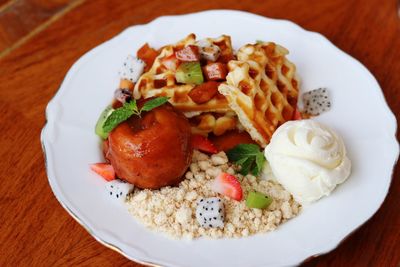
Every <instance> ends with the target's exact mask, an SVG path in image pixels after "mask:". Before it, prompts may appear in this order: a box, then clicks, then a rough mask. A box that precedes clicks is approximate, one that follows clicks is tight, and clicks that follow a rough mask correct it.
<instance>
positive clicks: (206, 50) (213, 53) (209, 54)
mask: <svg viewBox="0 0 400 267" xmlns="http://www.w3.org/2000/svg"><path fill="white" fill-rule="evenodd" d="M196 45H197V46H198V47H199V52H200V57H201V58H202V59H205V60H209V61H212V62H215V61H217V59H218V57H219V55H220V53H221V49H220V48H219V47H218V46H217V45H215V44H213V43H211V42H210V41H208V40H205V39H204V40H199V41H197V43H196Z"/></svg>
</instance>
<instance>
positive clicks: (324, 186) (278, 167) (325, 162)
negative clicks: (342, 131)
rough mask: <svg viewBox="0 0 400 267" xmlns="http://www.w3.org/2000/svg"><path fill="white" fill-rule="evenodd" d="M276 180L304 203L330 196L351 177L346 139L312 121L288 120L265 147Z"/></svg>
mask: <svg viewBox="0 0 400 267" xmlns="http://www.w3.org/2000/svg"><path fill="white" fill-rule="evenodd" d="M265 157H266V158H267V160H268V162H269V164H270V167H271V170H272V173H273V174H274V177H275V178H276V179H277V180H278V182H279V183H281V184H282V185H283V187H284V188H285V189H286V190H288V191H289V192H290V193H291V194H292V195H293V196H294V198H295V199H296V200H297V201H298V202H300V203H303V204H304V203H309V202H312V201H315V200H318V199H319V198H321V197H322V196H327V195H329V194H330V193H331V192H332V190H333V189H335V187H336V185H338V184H340V183H343V182H344V181H345V180H346V179H347V178H348V177H349V175H350V171H351V162H350V160H349V158H348V157H347V155H346V148H345V146H344V143H343V141H342V139H341V138H340V137H339V136H338V135H337V134H336V133H335V132H333V131H332V130H331V129H329V128H328V127H326V126H324V125H322V124H320V123H317V122H315V121H312V120H299V121H288V122H286V123H284V124H283V125H281V126H280V127H279V128H278V129H277V130H276V131H275V133H274V134H273V136H272V139H271V142H270V144H269V145H268V146H267V147H266V148H265Z"/></svg>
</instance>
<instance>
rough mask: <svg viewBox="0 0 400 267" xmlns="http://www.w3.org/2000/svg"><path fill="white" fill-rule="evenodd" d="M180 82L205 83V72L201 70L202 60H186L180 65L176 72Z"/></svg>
mask: <svg viewBox="0 0 400 267" xmlns="http://www.w3.org/2000/svg"><path fill="white" fill-rule="evenodd" d="M175 79H176V81H177V82H178V83H187V84H201V83H203V81H204V79H203V73H202V72H201V66H200V62H184V63H182V64H180V65H179V67H178V69H177V70H176V73H175Z"/></svg>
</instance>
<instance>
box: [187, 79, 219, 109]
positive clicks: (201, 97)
mask: <svg viewBox="0 0 400 267" xmlns="http://www.w3.org/2000/svg"><path fill="white" fill-rule="evenodd" d="M219 84H220V83H218V82H215V81H208V82H205V83H202V84H200V85H197V86H196V87H194V88H193V89H192V90H190V92H189V97H190V98H191V99H192V100H193V102H195V103H196V104H203V103H206V102H208V101H210V100H211V98H213V97H214V96H215V95H216V94H217V92H218V86H219Z"/></svg>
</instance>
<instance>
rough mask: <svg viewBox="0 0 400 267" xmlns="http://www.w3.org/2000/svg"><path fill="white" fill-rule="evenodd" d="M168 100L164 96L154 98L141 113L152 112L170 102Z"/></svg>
mask: <svg viewBox="0 0 400 267" xmlns="http://www.w3.org/2000/svg"><path fill="white" fill-rule="evenodd" d="M168 99H169V98H168V97H164V96H163V97H157V98H154V99H152V100H149V101H147V102H146V103H145V104H144V105H143V107H142V109H141V110H140V112H142V111H150V110H152V109H154V108H156V107H159V106H161V105H164V104H165V103H167V102H168Z"/></svg>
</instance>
